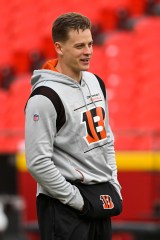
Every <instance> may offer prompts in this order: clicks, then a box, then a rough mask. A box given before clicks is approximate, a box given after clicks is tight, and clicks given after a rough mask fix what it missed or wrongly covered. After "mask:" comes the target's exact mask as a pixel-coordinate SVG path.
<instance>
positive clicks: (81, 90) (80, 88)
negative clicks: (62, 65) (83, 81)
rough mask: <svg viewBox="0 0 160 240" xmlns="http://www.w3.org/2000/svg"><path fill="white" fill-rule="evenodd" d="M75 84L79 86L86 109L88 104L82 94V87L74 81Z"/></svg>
mask: <svg viewBox="0 0 160 240" xmlns="http://www.w3.org/2000/svg"><path fill="white" fill-rule="evenodd" d="M76 85H77V87H78V88H79V90H80V91H81V93H82V96H83V100H84V102H85V107H86V109H87V110H89V109H88V106H87V102H86V99H85V97H84V94H83V91H82V88H81V86H80V84H79V83H77V82H76Z"/></svg>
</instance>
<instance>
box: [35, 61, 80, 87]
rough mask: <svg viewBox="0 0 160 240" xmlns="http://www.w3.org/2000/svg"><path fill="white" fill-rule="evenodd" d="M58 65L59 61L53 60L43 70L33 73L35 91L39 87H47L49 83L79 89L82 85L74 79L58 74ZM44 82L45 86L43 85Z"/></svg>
mask: <svg viewBox="0 0 160 240" xmlns="http://www.w3.org/2000/svg"><path fill="white" fill-rule="evenodd" d="M57 63H58V59H52V60H49V61H47V62H46V63H45V64H44V65H43V66H42V69H41V70H35V71H34V72H33V76H32V78H31V85H32V86H33V89H32V90H34V89H35V88H36V87H37V85H39V84H41V85H45V83H46V82H48V81H54V82H59V83H61V84H66V85H70V86H71V87H74V88H77V87H79V86H80V84H79V83H78V82H77V81H75V80H74V79H72V78H70V77H69V76H67V75H65V74H62V73H60V72H58V70H57V69H56V65H57ZM43 82H44V84H43ZM83 82H84V81H83V72H82V81H81V85H82V84H83Z"/></svg>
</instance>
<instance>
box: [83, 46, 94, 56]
mask: <svg viewBox="0 0 160 240" xmlns="http://www.w3.org/2000/svg"><path fill="white" fill-rule="evenodd" d="M92 52H93V48H92V46H86V47H85V48H84V51H83V53H84V54H85V55H92Z"/></svg>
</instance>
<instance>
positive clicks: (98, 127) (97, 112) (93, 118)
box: [82, 106, 107, 145]
mask: <svg viewBox="0 0 160 240" xmlns="http://www.w3.org/2000/svg"><path fill="white" fill-rule="evenodd" d="M104 119H105V111H104V109H103V108H102V107H100V106H99V107H96V108H92V109H89V110H86V111H85V112H82V123H85V127H86V136H85V137H84V139H85V141H86V142H87V144H88V145H90V144H92V143H95V142H98V141H101V140H103V139H105V138H107V133H106V130H105V124H104Z"/></svg>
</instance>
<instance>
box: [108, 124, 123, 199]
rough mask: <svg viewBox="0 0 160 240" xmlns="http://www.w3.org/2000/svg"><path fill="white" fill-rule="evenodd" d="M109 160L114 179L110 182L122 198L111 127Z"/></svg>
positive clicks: (109, 133)
mask: <svg viewBox="0 0 160 240" xmlns="http://www.w3.org/2000/svg"><path fill="white" fill-rule="evenodd" d="M107 159H108V162H109V165H110V167H111V168H112V179H111V180H110V182H111V183H112V185H113V186H114V187H115V189H116V190H117V192H118V193H119V195H120V197H121V198H122V196H121V186H120V184H119V182H118V179H117V163H116V156H115V150H114V136H113V133H112V131H111V128H110V126H109V132H108V144H107Z"/></svg>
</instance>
